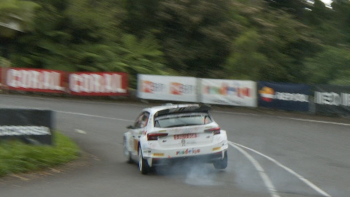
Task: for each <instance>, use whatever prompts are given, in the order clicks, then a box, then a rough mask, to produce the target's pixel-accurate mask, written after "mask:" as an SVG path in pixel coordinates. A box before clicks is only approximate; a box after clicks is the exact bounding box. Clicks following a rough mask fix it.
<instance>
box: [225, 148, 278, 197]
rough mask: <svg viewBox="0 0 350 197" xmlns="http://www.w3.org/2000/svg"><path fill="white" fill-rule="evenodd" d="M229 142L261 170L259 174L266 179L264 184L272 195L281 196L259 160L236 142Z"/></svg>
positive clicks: (272, 196) (274, 196)
mask: <svg viewBox="0 0 350 197" xmlns="http://www.w3.org/2000/svg"><path fill="white" fill-rule="evenodd" d="M229 144H230V145H231V146H232V147H234V148H236V149H237V150H238V151H239V152H241V153H242V154H243V155H244V156H246V157H247V158H248V159H249V160H250V162H252V164H253V165H254V167H255V169H256V170H257V171H258V172H259V175H260V177H261V179H262V180H263V181H264V184H265V186H266V188H267V189H268V190H269V192H270V195H271V197H280V195H279V194H278V193H277V190H276V188H275V186H274V185H273V183H272V181H271V180H270V178H269V177H268V176H267V174H266V172H265V170H264V169H263V168H262V167H261V165H260V164H259V162H257V161H256V160H255V159H254V158H253V157H252V156H251V155H250V154H249V153H247V152H246V151H245V150H243V149H242V148H240V147H239V146H237V145H236V144H235V143H232V142H229Z"/></svg>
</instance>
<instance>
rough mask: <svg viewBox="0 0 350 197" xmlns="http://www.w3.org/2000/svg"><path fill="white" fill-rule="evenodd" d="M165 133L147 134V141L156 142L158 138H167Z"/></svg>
mask: <svg viewBox="0 0 350 197" xmlns="http://www.w3.org/2000/svg"><path fill="white" fill-rule="evenodd" d="M167 135H168V134H167V133H149V134H147V140H148V141H151V140H158V137H164V136H167Z"/></svg>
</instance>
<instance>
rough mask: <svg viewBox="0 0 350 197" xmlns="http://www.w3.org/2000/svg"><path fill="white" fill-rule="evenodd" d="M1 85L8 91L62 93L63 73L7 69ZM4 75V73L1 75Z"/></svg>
mask: <svg viewBox="0 0 350 197" xmlns="http://www.w3.org/2000/svg"><path fill="white" fill-rule="evenodd" d="M3 72H6V75H5V79H2V81H3V82H4V84H3V85H5V86H6V88H7V89H9V90H18V91H30V92H49V93H63V92H64V91H65V87H64V82H63V81H64V76H65V72H62V71H57V70H46V69H27V68H8V69H3ZM3 74H4V73H3Z"/></svg>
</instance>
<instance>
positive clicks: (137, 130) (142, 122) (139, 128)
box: [131, 112, 149, 155]
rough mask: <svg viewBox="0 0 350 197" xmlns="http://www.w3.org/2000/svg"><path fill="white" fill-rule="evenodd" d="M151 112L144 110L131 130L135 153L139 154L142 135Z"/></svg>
mask: <svg viewBox="0 0 350 197" xmlns="http://www.w3.org/2000/svg"><path fill="white" fill-rule="evenodd" d="M148 119H149V112H142V113H141V114H140V115H139V116H138V117H137V118H136V120H135V123H134V125H133V129H132V130H131V133H132V138H133V154H134V155H138V148H139V147H138V146H139V141H140V137H141V135H142V132H143V131H144V129H145V127H146V126H147V124H148Z"/></svg>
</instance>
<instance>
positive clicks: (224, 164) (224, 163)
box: [213, 151, 227, 170]
mask: <svg viewBox="0 0 350 197" xmlns="http://www.w3.org/2000/svg"><path fill="white" fill-rule="evenodd" d="M213 164H214V167H215V169H217V170H222V169H225V168H226V167H227V151H225V153H224V158H222V159H221V160H219V161H215V162H214V163H213Z"/></svg>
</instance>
